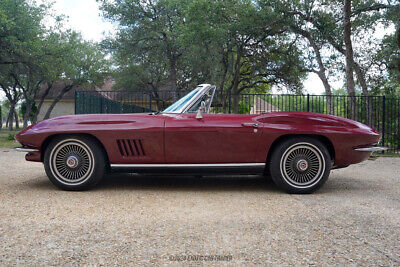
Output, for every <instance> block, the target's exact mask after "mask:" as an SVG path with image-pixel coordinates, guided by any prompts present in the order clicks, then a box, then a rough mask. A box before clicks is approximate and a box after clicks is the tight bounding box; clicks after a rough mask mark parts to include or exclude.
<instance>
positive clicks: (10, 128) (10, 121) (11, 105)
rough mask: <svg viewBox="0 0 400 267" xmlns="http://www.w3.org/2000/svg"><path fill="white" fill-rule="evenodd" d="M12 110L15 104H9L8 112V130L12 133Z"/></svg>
mask: <svg viewBox="0 0 400 267" xmlns="http://www.w3.org/2000/svg"><path fill="white" fill-rule="evenodd" d="M14 109H15V103H10V111H9V112H8V118H7V121H8V130H9V131H12V130H13V128H14Z"/></svg>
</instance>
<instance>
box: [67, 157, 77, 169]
mask: <svg viewBox="0 0 400 267" xmlns="http://www.w3.org/2000/svg"><path fill="white" fill-rule="evenodd" d="M78 164H79V160H78V158H77V157H75V156H69V157H68V158H67V166H68V167H70V168H72V169H73V168H76V167H78Z"/></svg>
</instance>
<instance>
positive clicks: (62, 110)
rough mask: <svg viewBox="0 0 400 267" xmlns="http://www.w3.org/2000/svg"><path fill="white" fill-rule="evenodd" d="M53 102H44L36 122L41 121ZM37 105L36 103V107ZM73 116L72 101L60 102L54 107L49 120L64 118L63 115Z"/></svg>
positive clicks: (73, 103)
mask: <svg viewBox="0 0 400 267" xmlns="http://www.w3.org/2000/svg"><path fill="white" fill-rule="evenodd" d="M52 102H53V101H52V100H50V101H44V102H43V105H42V108H41V109H40V112H39V114H38V121H41V120H43V118H44V115H45V114H46V112H47V109H48V108H49V107H50V105H51V103H52ZM37 105H39V103H38V102H36V106H37ZM74 114H75V102H74V100H61V101H59V102H58V103H57V104H56V106H55V107H54V109H53V111H52V112H51V115H50V118H54V117H59V116H64V115H74Z"/></svg>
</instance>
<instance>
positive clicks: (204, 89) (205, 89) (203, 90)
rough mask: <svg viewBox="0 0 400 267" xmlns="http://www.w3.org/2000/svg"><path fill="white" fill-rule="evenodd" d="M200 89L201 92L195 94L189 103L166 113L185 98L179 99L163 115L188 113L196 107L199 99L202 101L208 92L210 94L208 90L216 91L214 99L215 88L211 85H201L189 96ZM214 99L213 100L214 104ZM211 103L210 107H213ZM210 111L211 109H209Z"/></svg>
mask: <svg viewBox="0 0 400 267" xmlns="http://www.w3.org/2000/svg"><path fill="white" fill-rule="evenodd" d="M198 88H200V90H199V91H198V92H197V93H196V94H194V95H193V96H192V97H191V98H190V99H189V101H187V102H186V103H184V104H183V105H182V106H181V107H179V108H178V109H176V110H174V111H165V110H167V109H168V108H170V107H172V106H173V105H174V104H175V103H177V102H178V101H180V100H181V99H183V98H184V97H185V96H186V95H185V96H183V97H182V98H180V99H178V100H177V101H176V102H174V103H173V104H172V105H170V106H169V107H167V108H166V109H165V110H163V111H162V113H185V112H187V111H188V110H189V109H190V108H191V107H192V105H194V104H195V103H196V102H197V100H198V99H200V98H201V97H202V96H203V95H204V94H205V93H206V92H208V90H214V92H213V97H214V93H215V86H213V85H211V84H200V85H198V86H197V87H196V88H195V89H193V90H192V91H190V92H189V93H188V94H187V95H189V94H190V93H192V92H193V91H194V90H196V89H198ZM212 100H213V99H211V102H212ZM211 102H210V107H211ZM208 109H209V108H208Z"/></svg>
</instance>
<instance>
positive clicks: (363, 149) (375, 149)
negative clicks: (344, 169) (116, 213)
mask: <svg viewBox="0 0 400 267" xmlns="http://www.w3.org/2000/svg"><path fill="white" fill-rule="evenodd" d="M354 150H355V151H360V152H379V151H385V150H388V148H387V147H383V146H369V147H358V148H354Z"/></svg>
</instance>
